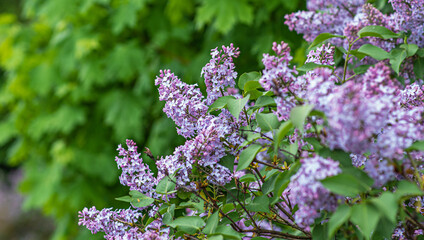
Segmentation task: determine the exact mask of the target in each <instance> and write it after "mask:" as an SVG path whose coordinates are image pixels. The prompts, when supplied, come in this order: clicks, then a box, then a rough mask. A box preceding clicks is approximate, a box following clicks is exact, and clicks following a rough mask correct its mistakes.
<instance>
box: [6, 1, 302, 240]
mask: <svg viewBox="0 0 424 240" xmlns="http://www.w3.org/2000/svg"><path fill="white" fill-rule="evenodd" d="M299 9H305V1H304V0H266V1H264V0H72V1H70V0H0V181H1V184H0V239H31V240H33V239H49V238H50V239H101V238H102V236H101V234H97V235H95V236H92V235H91V233H90V232H89V231H88V230H86V229H85V228H83V227H79V226H78V224H77V222H78V220H77V215H78V211H80V210H82V208H83V207H86V206H87V207H91V206H93V205H94V206H96V207H97V208H98V209H99V208H104V207H121V208H127V207H128V206H127V205H126V204H124V203H121V202H118V201H115V200H114V198H115V197H119V196H122V195H125V194H127V193H128V189H126V188H125V187H123V186H121V185H120V184H119V180H118V175H119V174H120V173H119V171H118V169H117V167H116V164H115V161H114V156H115V155H116V150H115V149H116V147H117V145H118V144H120V143H124V141H125V139H127V138H131V139H134V140H135V141H136V142H137V144H138V146H139V148H143V147H144V146H148V147H149V148H150V149H151V151H152V152H153V154H154V155H156V156H161V155H167V154H170V153H172V151H173V149H174V147H175V146H177V145H178V144H181V143H182V142H183V139H182V138H181V137H179V136H178V135H177V134H176V131H175V125H174V124H173V122H172V121H171V120H169V119H167V118H166V116H165V115H164V114H163V113H162V107H163V103H161V102H159V101H158V99H157V97H158V96H157V90H156V87H155V86H154V79H155V76H156V75H157V74H158V72H159V70H160V69H168V68H169V69H172V71H173V72H175V73H176V74H177V75H178V76H180V77H181V78H182V79H183V81H186V82H189V83H198V84H199V85H200V86H201V88H202V89H203V90H204V84H203V82H202V79H201V77H200V71H201V68H202V67H203V66H204V65H205V64H206V63H207V62H208V61H209V53H210V49H212V48H215V47H217V46H221V45H223V44H225V45H228V44H230V43H234V44H235V46H238V47H239V48H240V51H241V55H240V57H239V59H237V60H236V61H235V63H236V67H237V69H236V70H237V71H238V72H239V74H241V73H243V72H247V71H253V70H256V71H257V70H260V69H262V68H263V66H262V63H261V58H262V53H264V52H270V50H271V45H272V42H274V41H277V42H280V41H285V42H287V43H289V45H290V46H291V48H292V55H294V56H295V58H294V62H295V63H301V62H303V60H304V58H305V53H304V50H303V49H302V48H301V47H302V46H306V45H305V42H304V41H303V40H302V39H301V36H298V35H296V34H295V33H293V32H290V31H289V30H288V28H287V27H286V26H285V25H284V23H283V22H284V15H285V14H287V13H290V12H293V11H296V10H299ZM142 157H143V159H145V160H146V161H148V162H149V161H150V160H149V158H148V157H146V156H144V155H142ZM149 164H152V163H151V162H149Z"/></svg>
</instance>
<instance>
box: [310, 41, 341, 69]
mask: <svg viewBox="0 0 424 240" xmlns="http://www.w3.org/2000/svg"><path fill="white" fill-rule="evenodd" d="M333 55H334V47H333V46H331V45H330V44H328V45H325V44H323V45H322V46H321V47H318V48H317V49H316V50H312V51H310V52H309V53H308V56H307V59H306V62H305V63H309V62H312V63H316V64H321V65H334V58H333Z"/></svg>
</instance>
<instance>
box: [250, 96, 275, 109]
mask: <svg viewBox="0 0 424 240" xmlns="http://www.w3.org/2000/svg"><path fill="white" fill-rule="evenodd" d="M266 106H269V107H275V106H277V104H275V101H274V98H272V97H270V96H260V97H259V98H258V100H256V102H255V107H254V108H255V109H258V108H262V107H266Z"/></svg>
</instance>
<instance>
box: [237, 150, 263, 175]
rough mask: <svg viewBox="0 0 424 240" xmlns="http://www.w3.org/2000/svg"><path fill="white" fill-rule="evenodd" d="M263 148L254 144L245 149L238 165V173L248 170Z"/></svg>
mask: <svg viewBox="0 0 424 240" xmlns="http://www.w3.org/2000/svg"><path fill="white" fill-rule="evenodd" d="M261 148H262V146H260V145H256V144H252V145H250V146H249V147H247V148H246V149H244V150H243V151H242V152H241V153H240V158H239V162H238V165H237V171H240V170H243V169H246V168H247V167H248V166H249V165H250V163H251V162H252V161H253V159H255V157H256V154H257V153H258V152H259V150H260V149H261Z"/></svg>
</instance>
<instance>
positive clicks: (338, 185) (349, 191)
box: [321, 173, 371, 197]
mask: <svg viewBox="0 0 424 240" xmlns="http://www.w3.org/2000/svg"><path fill="white" fill-rule="evenodd" d="M321 183H322V185H324V187H325V188H327V189H328V190H330V191H331V192H333V193H336V194H339V195H343V196H347V197H355V196H356V195H358V194H359V193H362V192H365V191H368V190H369V189H371V187H370V186H368V185H367V184H366V183H363V182H361V181H360V180H359V179H357V178H356V177H354V176H353V175H351V174H346V173H341V174H338V175H336V176H331V177H328V178H325V179H323V180H321Z"/></svg>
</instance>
